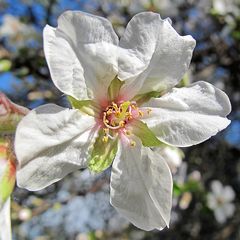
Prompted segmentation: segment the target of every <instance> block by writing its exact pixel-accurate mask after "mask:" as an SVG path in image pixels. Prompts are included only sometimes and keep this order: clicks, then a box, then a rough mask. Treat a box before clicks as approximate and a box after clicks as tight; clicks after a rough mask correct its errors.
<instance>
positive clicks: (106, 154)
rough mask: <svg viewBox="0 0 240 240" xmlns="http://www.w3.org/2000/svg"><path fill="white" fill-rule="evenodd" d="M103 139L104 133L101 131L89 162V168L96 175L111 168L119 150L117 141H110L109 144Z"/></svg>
mask: <svg viewBox="0 0 240 240" xmlns="http://www.w3.org/2000/svg"><path fill="white" fill-rule="evenodd" d="M103 137H104V132H103V130H102V129H101V130H99V133H98V137H97V138H96V141H95V143H94V145H93V149H92V153H91V158H90V160H89V162H88V168H89V169H90V171H92V172H95V173H99V172H102V171H104V170H105V169H107V168H108V167H110V165H111V164H112V162H113V160H114V158H115V156H116V153H117V150H118V140H117V139H114V140H112V139H109V140H108V141H107V142H103V140H102V139H103Z"/></svg>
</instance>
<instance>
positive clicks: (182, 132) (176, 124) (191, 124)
mask: <svg viewBox="0 0 240 240" xmlns="http://www.w3.org/2000/svg"><path fill="white" fill-rule="evenodd" d="M145 106H147V107H148V108H151V109H152V112H151V113H150V114H149V115H146V117H145V119H143V120H144V121H145V122H146V123H147V125H148V127H149V128H150V129H151V130H152V131H153V132H154V133H155V134H156V136H158V137H159V139H160V140H161V141H163V142H166V143H168V144H170V145H174V146H179V147H186V146H191V145H194V144H198V143H200V142H203V141H205V140H207V139H208V138H210V137H211V136H213V135H215V134H217V133H218V132H219V131H221V130H223V129H224V128H226V127H227V126H228V125H229V123H230V120H228V119H227V118H226V116H227V115H228V114H229V112H230V111H231V104H230V101H229V99H228V97H227V95H226V94H225V93H224V92H222V91H221V90H220V89H217V88H215V87H214V86H213V85H211V84H209V83H207V82H197V83H195V84H192V85H190V86H189V87H183V88H174V89H172V91H171V92H169V93H168V94H166V95H164V96H162V97H161V98H158V99H152V100H150V101H149V102H148V103H146V104H145ZM142 110H143V111H145V110H146V109H145V108H143V109H142Z"/></svg>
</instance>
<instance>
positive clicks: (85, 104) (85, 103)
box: [67, 96, 99, 117]
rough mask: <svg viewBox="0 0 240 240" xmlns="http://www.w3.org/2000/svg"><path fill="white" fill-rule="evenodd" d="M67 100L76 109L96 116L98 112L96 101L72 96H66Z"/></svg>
mask: <svg viewBox="0 0 240 240" xmlns="http://www.w3.org/2000/svg"><path fill="white" fill-rule="evenodd" d="M67 99H68V101H69V102H70V104H71V106H72V107H73V108H75V109H78V110H80V111H82V112H84V113H86V114H88V115H90V116H93V117H94V116H96V114H97V113H99V108H98V106H97V105H96V103H95V102H94V101H92V100H81V101H79V100H77V99H75V98H74V97H72V96H67Z"/></svg>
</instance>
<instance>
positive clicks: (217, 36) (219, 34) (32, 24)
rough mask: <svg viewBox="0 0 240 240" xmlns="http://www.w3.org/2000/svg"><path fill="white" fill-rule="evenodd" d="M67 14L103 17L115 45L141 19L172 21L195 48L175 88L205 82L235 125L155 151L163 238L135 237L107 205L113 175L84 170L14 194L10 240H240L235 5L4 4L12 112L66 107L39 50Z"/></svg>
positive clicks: (2, 65)
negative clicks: (165, 207) (165, 210)
mask: <svg viewBox="0 0 240 240" xmlns="http://www.w3.org/2000/svg"><path fill="white" fill-rule="evenodd" d="M65 10H82V11H86V12H89V13H93V14H97V15H100V16H104V17H106V18H108V19H109V20H110V21H111V22H112V23H113V25H114V28H115V30H116V32H117V34H118V35H119V36H121V35H122V34H123V31H124V29H125V26H126V24H127V23H128V21H129V20H130V19H131V17H132V16H133V15H134V14H136V13H138V12H141V11H154V12H159V13H160V14H161V16H162V17H163V18H166V17H170V18H171V20H172V22H173V26H174V28H175V29H177V31H178V32H179V33H180V34H181V35H186V34H190V35H192V36H193V37H194V38H195V39H196V41H197V46H196V49H195V51H194V55H193V60H192V63H191V66H190V70H189V72H188V74H187V75H186V76H185V77H184V79H183V80H182V82H181V83H180V84H179V86H185V85H188V84H190V83H192V82H195V81H199V80H204V81H208V82H210V83H212V84H214V85H215V86H217V87H219V88H221V89H223V90H224V91H225V92H226V93H227V94H228V96H229V97H230V100H231V103H232V107H233V111H232V113H231V116H230V118H231V120H232V123H231V125H230V126H229V127H228V128H227V129H226V130H225V131H223V132H222V133H220V134H218V135H217V136H215V137H213V138H211V139H209V140H208V141H206V142H204V143H202V144H200V145H198V146H193V147H190V148H187V149H181V150H180V149H177V148H172V147H169V146H167V147H163V148H161V149H159V150H157V151H160V152H161V154H163V156H164V157H165V159H166V160H167V161H168V164H169V166H170V168H171V170H172V173H173V178H174V197H173V210H172V218H171V223H170V228H169V229H165V230H163V231H161V232H158V231H153V232H143V231H141V230H139V229H136V228H135V227H134V226H132V225H131V224H130V223H129V222H127V221H126V220H125V219H124V218H122V217H121V216H120V215H118V214H117V212H116V211H115V210H114V209H113V208H112V207H111V205H110V204H109V177H110V172H109V170H108V171H106V172H104V173H102V174H99V175H91V174H90V173H89V171H88V170H84V171H78V172H75V173H73V174H70V175H69V176H68V177H67V178H65V179H64V180H62V181H60V182H58V183H55V184H53V185H51V186H49V187H48V188H47V189H45V190H41V191H38V192H28V191H26V190H23V189H19V188H15V191H14V193H13V196H12V202H11V204H12V214H11V218H12V227H13V229H12V230H13V239H16V240H18V239H19V240H22V239H27V240H28V239H29V240H30V239H31V240H32V239H33V240H35V239H46V240H49V239H59V240H64V239H70V240H71V239H74V240H75V239H76V240H83V239H90V240H92V239H104V240H105V239H136V240H137V239H139V240H140V239H163V240H164V239H166V240H170V239H178V240H179V239H180V240H181V239H183V240H186V239H191V240H192V239H193V240H194V239H196V240H197V239H203V240H204V239H207V240H208V239H213V240H221V239H233V240H238V239H240V229H239V225H240V195H239V193H240V68H239V66H240V44H239V41H240V1H239V0H229V1H227V0H202V1H197V0H187V1H182V0H139V1H136V0H120V1H116V0H101V1H100V0H88V1H87V0H72V1H69V0H48V1H47V0H36V1H33V0H0V91H2V92H4V93H5V94H7V95H8V97H9V98H10V99H12V101H13V102H15V103H17V104H20V105H22V106H25V107H28V108H30V109H32V108H35V107H37V106H39V105H42V104H44V103H50V102H51V103H56V104H58V105H61V106H68V103H67V101H66V98H65V96H63V95H62V94H61V93H60V92H59V91H58V90H57V89H56V88H55V87H54V86H53V84H52V82H51V79H50V75H49V71H48V68H47V65H46V61H45V58H44V53H43V47H42V30H43V27H44V26H45V25H46V24H50V25H52V26H56V25H57V17H58V16H59V15H60V14H61V13H62V12H63V11H65ZM0 111H3V107H2V106H1V105H0ZM216 179H217V180H216ZM0 228H1V227H0Z"/></svg>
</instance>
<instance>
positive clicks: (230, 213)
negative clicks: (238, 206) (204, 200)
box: [223, 203, 235, 217]
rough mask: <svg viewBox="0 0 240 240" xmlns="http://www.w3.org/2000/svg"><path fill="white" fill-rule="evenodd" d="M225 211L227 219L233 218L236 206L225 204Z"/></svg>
mask: <svg viewBox="0 0 240 240" xmlns="http://www.w3.org/2000/svg"><path fill="white" fill-rule="evenodd" d="M223 209H224V212H225V215H226V216H227V217H232V216H233V214H234V211H235V205H234V204H232V203H225V204H224V205H223Z"/></svg>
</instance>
